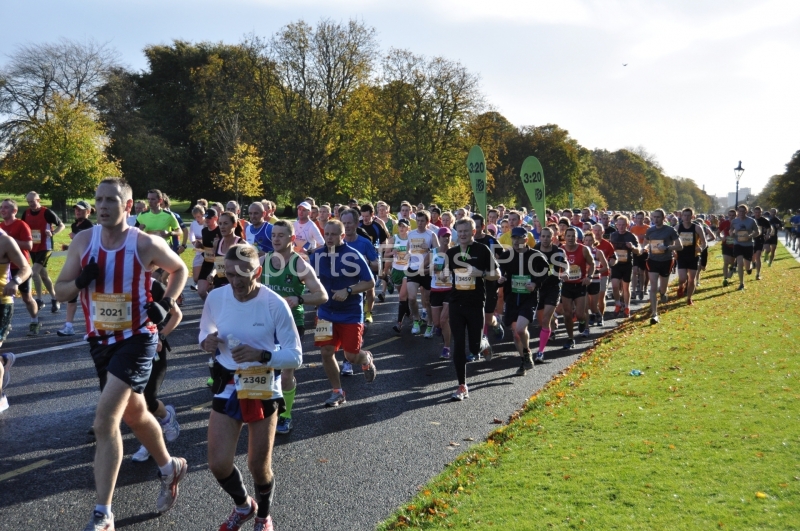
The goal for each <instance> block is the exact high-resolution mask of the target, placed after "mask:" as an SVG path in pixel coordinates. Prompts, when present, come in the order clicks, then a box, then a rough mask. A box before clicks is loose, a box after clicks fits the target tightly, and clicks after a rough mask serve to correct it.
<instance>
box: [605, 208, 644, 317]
mask: <svg viewBox="0 0 800 531" xmlns="http://www.w3.org/2000/svg"><path fill="white" fill-rule="evenodd" d="M628 223H629V220H628V217H627V216H619V217H618V218H617V221H616V225H617V230H616V232H612V233H611V234H610V235H609V237H608V241H609V242H610V243H611V245H613V246H614V257H613V258H612V259H611V287H612V288H613V292H614V303H615V307H614V317H619V316H620V313H622V315H624V316H625V317H630V316H631V308H630V304H631V288H630V283H631V275H632V274H633V257H634V256H636V255H639V254H640V253H641V247H640V246H639V239H638V238H637V237H636V236H634V235H633V234H631V233H630V232H628Z"/></svg>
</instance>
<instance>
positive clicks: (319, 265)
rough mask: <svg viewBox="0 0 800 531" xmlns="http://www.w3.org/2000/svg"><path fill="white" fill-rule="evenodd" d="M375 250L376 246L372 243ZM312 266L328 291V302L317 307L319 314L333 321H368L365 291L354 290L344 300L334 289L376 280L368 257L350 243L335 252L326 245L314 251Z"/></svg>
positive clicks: (347, 322) (342, 322)
mask: <svg viewBox="0 0 800 531" xmlns="http://www.w3.org/2000/svg"><path fill="white" fill-rule="evenodd" d="M369 247H370V248H371V249H372V252H373V253H374V252H375V248H374V247H372V244H369ZM309 258H310V262H311V267H313V268H314V271H315V272H316V273H317V276H318V277H319V280H320V283H321V284H322V287H323V288H325V291H326V292H327V293H328V302H326V303H325V304H323V305H322V306H320V307H319V308H317V317H319V318H320V319H325V320H327V321H330V322H332V323H339V324H359V323H363V322H364V313H363V307H362V302H363V300H364V294H363V293H353V294H351V295H350V296H349V297H347V298H346V299H345V300H343V301H335V300H333V292H334V291H339V290H341V289H345V288H347V287H348V286H352V285H354V284H357V283H359V282H361V281H362V280H372V272H371V271H370V269H369V264H368V263H367V260H366V259H365V258H364V255H362V254H361V253H360V252H358V251H357V250H355V249H353V248H352V247H350V246H349V245H341V246H339V247H336V249H335V251H334V254H333V255H331V254H330V253H329V252H328V247H327V246H323V247H320V248H318V249H316V250H315V251H313V252H312V253H311V256H310V257H309Z"/></svg>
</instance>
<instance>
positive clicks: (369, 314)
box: [364, 312, 372, 324]
mask: <svg viewBox="0 0 800 531" xmlns="http://www.w3.org/2000/svg"><path fill="white" fill-rule="evenodd" d="M364 322H365V323H367V324H372V312H364Z"/></svg>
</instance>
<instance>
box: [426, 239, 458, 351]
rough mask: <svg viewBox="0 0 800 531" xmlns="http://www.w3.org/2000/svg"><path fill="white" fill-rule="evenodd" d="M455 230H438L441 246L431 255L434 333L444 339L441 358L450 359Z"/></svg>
mask: <svg viewBox="0 0 800 531" xmlns="http://www.w3.org/2000/svg"><path fill="white" fill-rule="evenodd" d="M452 235H453V232H452V231H451V230H450V229H449V228H448V227H442V228H440V229H439V231H438V232H437V234H436V236H437V237H438V238H439V247H436V248H435V249H433V256H432V257H431V315H432V316H433V327H434V335H441V336H442V340H443V341H444V347H442V353H441V354H440V355H439V359H441V360H449V359H450V358H451V355H450V339H451V337H452V336H451V333H450V293H451V291H452V289H453V285H452V283H451V281H450V270H449V269H448V268H447V267H446V266H447V250H448V249H450V240H451V239H452Z"/></svg>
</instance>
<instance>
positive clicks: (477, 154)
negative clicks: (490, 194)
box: [467, 146, 486, 218]
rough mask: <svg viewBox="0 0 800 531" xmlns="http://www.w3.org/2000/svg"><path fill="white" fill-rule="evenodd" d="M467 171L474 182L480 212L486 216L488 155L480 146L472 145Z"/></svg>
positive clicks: (473, 188)
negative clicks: (485, 155) (485, 154)
mask: <svg viewBox="0 0 800 531" xmlns="http://www.w3.org/2000/svg"><path fill="white" fill-rule="evenodd" d="M467 171H469V180H470V181H471V182H472V193H473V194H475V202H476V203H477V204H478V212H480V214H481V215H482V216H483V217H484V218H485V217H486V157H484V156H483V150H482V149H481V147H480V146H472V149H470V150H469V155H468V156H467Z"/></svg>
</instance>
